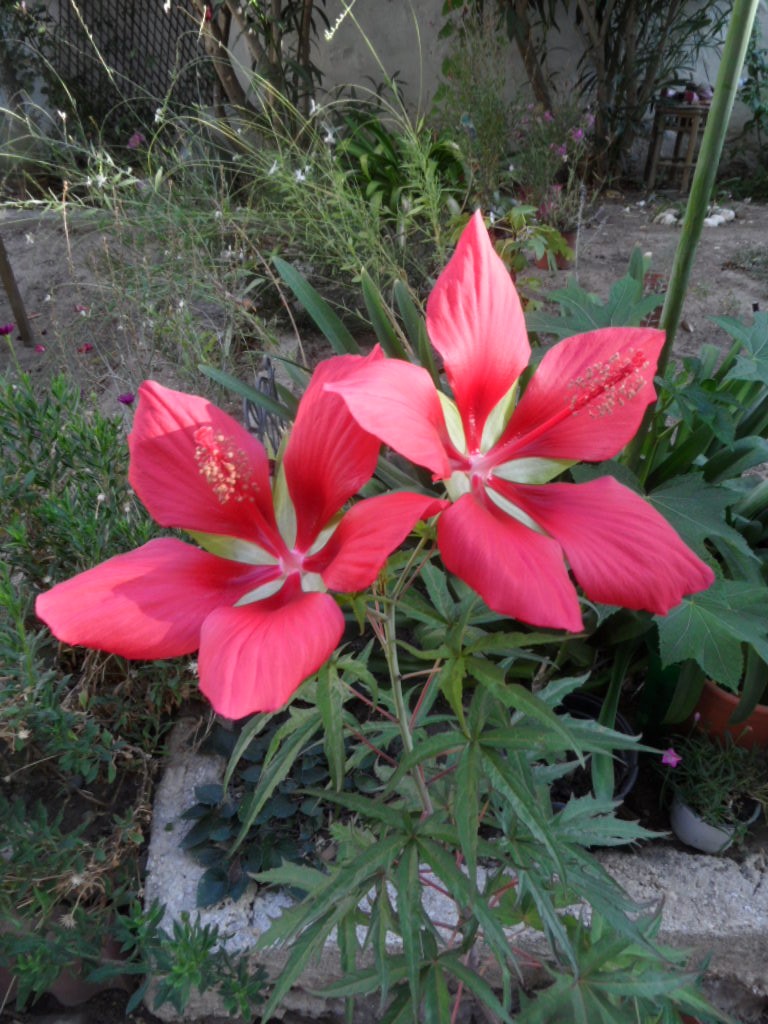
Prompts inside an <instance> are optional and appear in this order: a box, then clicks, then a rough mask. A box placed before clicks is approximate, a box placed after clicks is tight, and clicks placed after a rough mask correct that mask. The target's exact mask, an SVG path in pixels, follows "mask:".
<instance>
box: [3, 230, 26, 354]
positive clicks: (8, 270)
mask: <svg viewBox="0 0 768 1024" xmlns="http://www.w3.org/2000/svg"><path fill="white" fill-rule="evenodd" d="M0 281H2V283H3V287H4V288H5V294H6V295H7V296H8V301H9V302H10V304H11V311H12V312H13V315H14V317H15V318H16V327H17V328H18V331H19V334H20V335H21V340H22V341H23V342H24V344H25V345H31V344H32V342H33V340H34V338H33V336H32V328H31V327H30V326H29V319H28V317H27V311H26V309H25V308H24V302H23V300H22V298H21V293H20V292H19V286H18V285H17V284H16V278H15V277H14V276H13V268H12V267H11V261H10V260H9V259H8V253H7V252H6V251H5V245H4V244H3V236H2V235H0Z"/></svg>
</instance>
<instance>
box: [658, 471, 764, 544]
mask: <svg viewBox="0 0 768 1024" xmlns="http://www.w3.org/2000/svg"><path fill="white" fill-rule="evenodd" d="M736 499H737V495H735V494H734V492H733V491H731V490H729V489H728V488H725V487H720V486H717V485H714V484H708V483H705V482H704V480H703V478H702V476H701V475H700V474H699V473H689V474H687V475H686V476H680V477H675V478H674V479H673V480H670V481H669V483H666V484H662V486H661V487H657V488H656V489H655V490H654V491H652V492H651V493H650V494H649V495H648V500H649V501H650V503H651V504H652V505H653V506H654V508H656V509H657V511H658V512H660V513H661V515H663V516H664V518H665V519H666V520H667V521H668V522H669V523H670V524H671V525H672V526H674V528H675V529H676V530H677V532H678V533H679V534H680V536H681V537H682V538H683V540H684V541H685V542H686V544H688V545H689V547H692V548H693V549H694V551H697V552H698V553H699V554H700V555H703V556H704V557H706V555H707V548H706V542H707V541H708V540H716V539H718V538H721V539H723V540H725V541H727V542H728V543H729V544H731V545H733V546H735V547H737V548H741V549H743V551H744V553H745V554H748V553H749V546H748V545H747V543H746V541H745V540H744V538H743V537H742V536H741V534H740V533H739V532H738V531H737V530H734V529H733V528H732V527H730V526H729V525H728V523H727V522H726V519H725V512H726V509H727V508H729V506H731V505H732V504H733V503H734V502H735V501H736Z"/></svg>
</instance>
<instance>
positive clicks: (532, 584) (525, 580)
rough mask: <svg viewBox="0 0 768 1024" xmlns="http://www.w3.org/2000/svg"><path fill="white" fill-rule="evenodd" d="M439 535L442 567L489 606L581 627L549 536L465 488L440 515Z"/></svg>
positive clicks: (536, 621)
mask: <svg viewBox="0 0 768 1024" xmlns="http://www.w3.org/2000/svg"><path fill="white" fill-rule="evenodd" d="M437 541H438V544H439V546H440V553H441V555H442V556H443V561H444V562H445V566H446V568H447V569H448V570H450V572H453V573H455V574H456V575H457V576H458V577H460V578H461V579H462V580H464V582H465V583H468V584H469V586H470V587H472V589H473V590H476V591H477V592H478V594H480V596H481V597H482V598H483V600H484V601H485V603H486V604H487V605H488V607H489V608H491V609H492V610H493V611H495V612H498V613H499V614H501V615H509V616H510V617H511V618H513V619H519V620H520V621H521V622H528V623H530V624H531V625H534V626H549V627H552V628H555V629H568V630H570V631H571V632H579V631H580V630H581V628H582V621H581V612H580V610H579V602H578V598H577V596H576V590H575V589H574V586H573V584H572V583H571V580H570V578H569V576H568V572H567V570H566V567H565V562H564V560H563V553H562V550H561V548H560V546H559V544H557V543H556V542H555V541H553V540H552V539H551V538H550V537H545V536H544V535H543V534H540V533H537V532H536V531H535V530H532V529H530V528H529V527H527V526H524V525H523V524H522V523H519V522H518V521H517V520H515V519H513V518H512V517H510V516H508V515H506V514H505V513H504V512H502V511H500V510H499V509H497V508H495V507H494V506H493V505H492V504H490V503H488V504H481V503H480V502H479V501H478V500H477V499H476V498H475V496H474V495H471V494H467V495H464V497H462V498H460V499H459V500H458V501H457V502H456V504H455V505H453V506H452V507H451V508H449V509H447V510H446V511H445V512H443V513H442V515H441V516H440V519H439V520H438V524H437Z"/></svg>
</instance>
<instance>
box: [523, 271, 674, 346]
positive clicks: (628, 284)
mask: <svg viewBox="0 0 768 1024" xmlns="http://www.w3.org/2000/svg"><path fill="white" fill-rule="evenodd" d="M642 292H643V286H642V282H638V281H637V279H636V278H635V277H633V276H631V275H627V276H625V277H623V278H621V280H619V281H617V282H616V284H614V285H613V287H612V288H611V292H610V295H609V297H608V299H607V301H606V302H604V303H602V302H600V300H599V299H598V297H597V296H596V295H594V294H591V293H589V292H587V291H586V290H585V289H584V288H582V287H581V285H579V284H578V283H577V282H576V280H575V278H570V279H569V281H568V283H567V285H566V287H565V288H559V289H557V290H555V291H553V292H552V293H551V294H550V296H549V298H550V299H551V300H552V301H553V302H556V303H557V304H558V306H559V307H560V314H559V315H555V316H553V315H552V314H549V313H543V312H541V311H539V310H534V311H533V312H531V313H529V314H528V315H527V316H526V318H525V319H526V323H527V325H528V329H529V330H530V331H536V332H538V333H541V334H553V335H555V337H556V338H557V339H558V340H561V339H562V338H569V337H570V336H571V335H573V334H584V333H586V332H587V331H594V330H597V329H598V328H600V327H633V326H638V325H639V324H641V323H642V322H643V320H644V319H645V318H646V317H647V316H648V315H649V314H650V313H652V312H653V310H654V309H657V308H658V307H659V306H660V305H661V304H662V302H663V301H664V297H663V296H662V295H646V296H643V294H642Z"/></svg>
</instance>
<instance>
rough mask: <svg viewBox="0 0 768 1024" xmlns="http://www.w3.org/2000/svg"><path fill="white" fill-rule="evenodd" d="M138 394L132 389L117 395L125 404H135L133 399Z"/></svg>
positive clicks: (119, 400)
mask: <svg viewBox="0 0 768 1024" xmlns="http://www.w3.org/2000/svg"><path fill="white" fill-rule="evenodd" d="M135 397H136V396H135V395H134V393H133V392H132V391H126V392H125V393H124V394H122V395H118V396H117V400H118V402H122V403H123V405H133V400H134V398H135Z"/></svg>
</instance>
